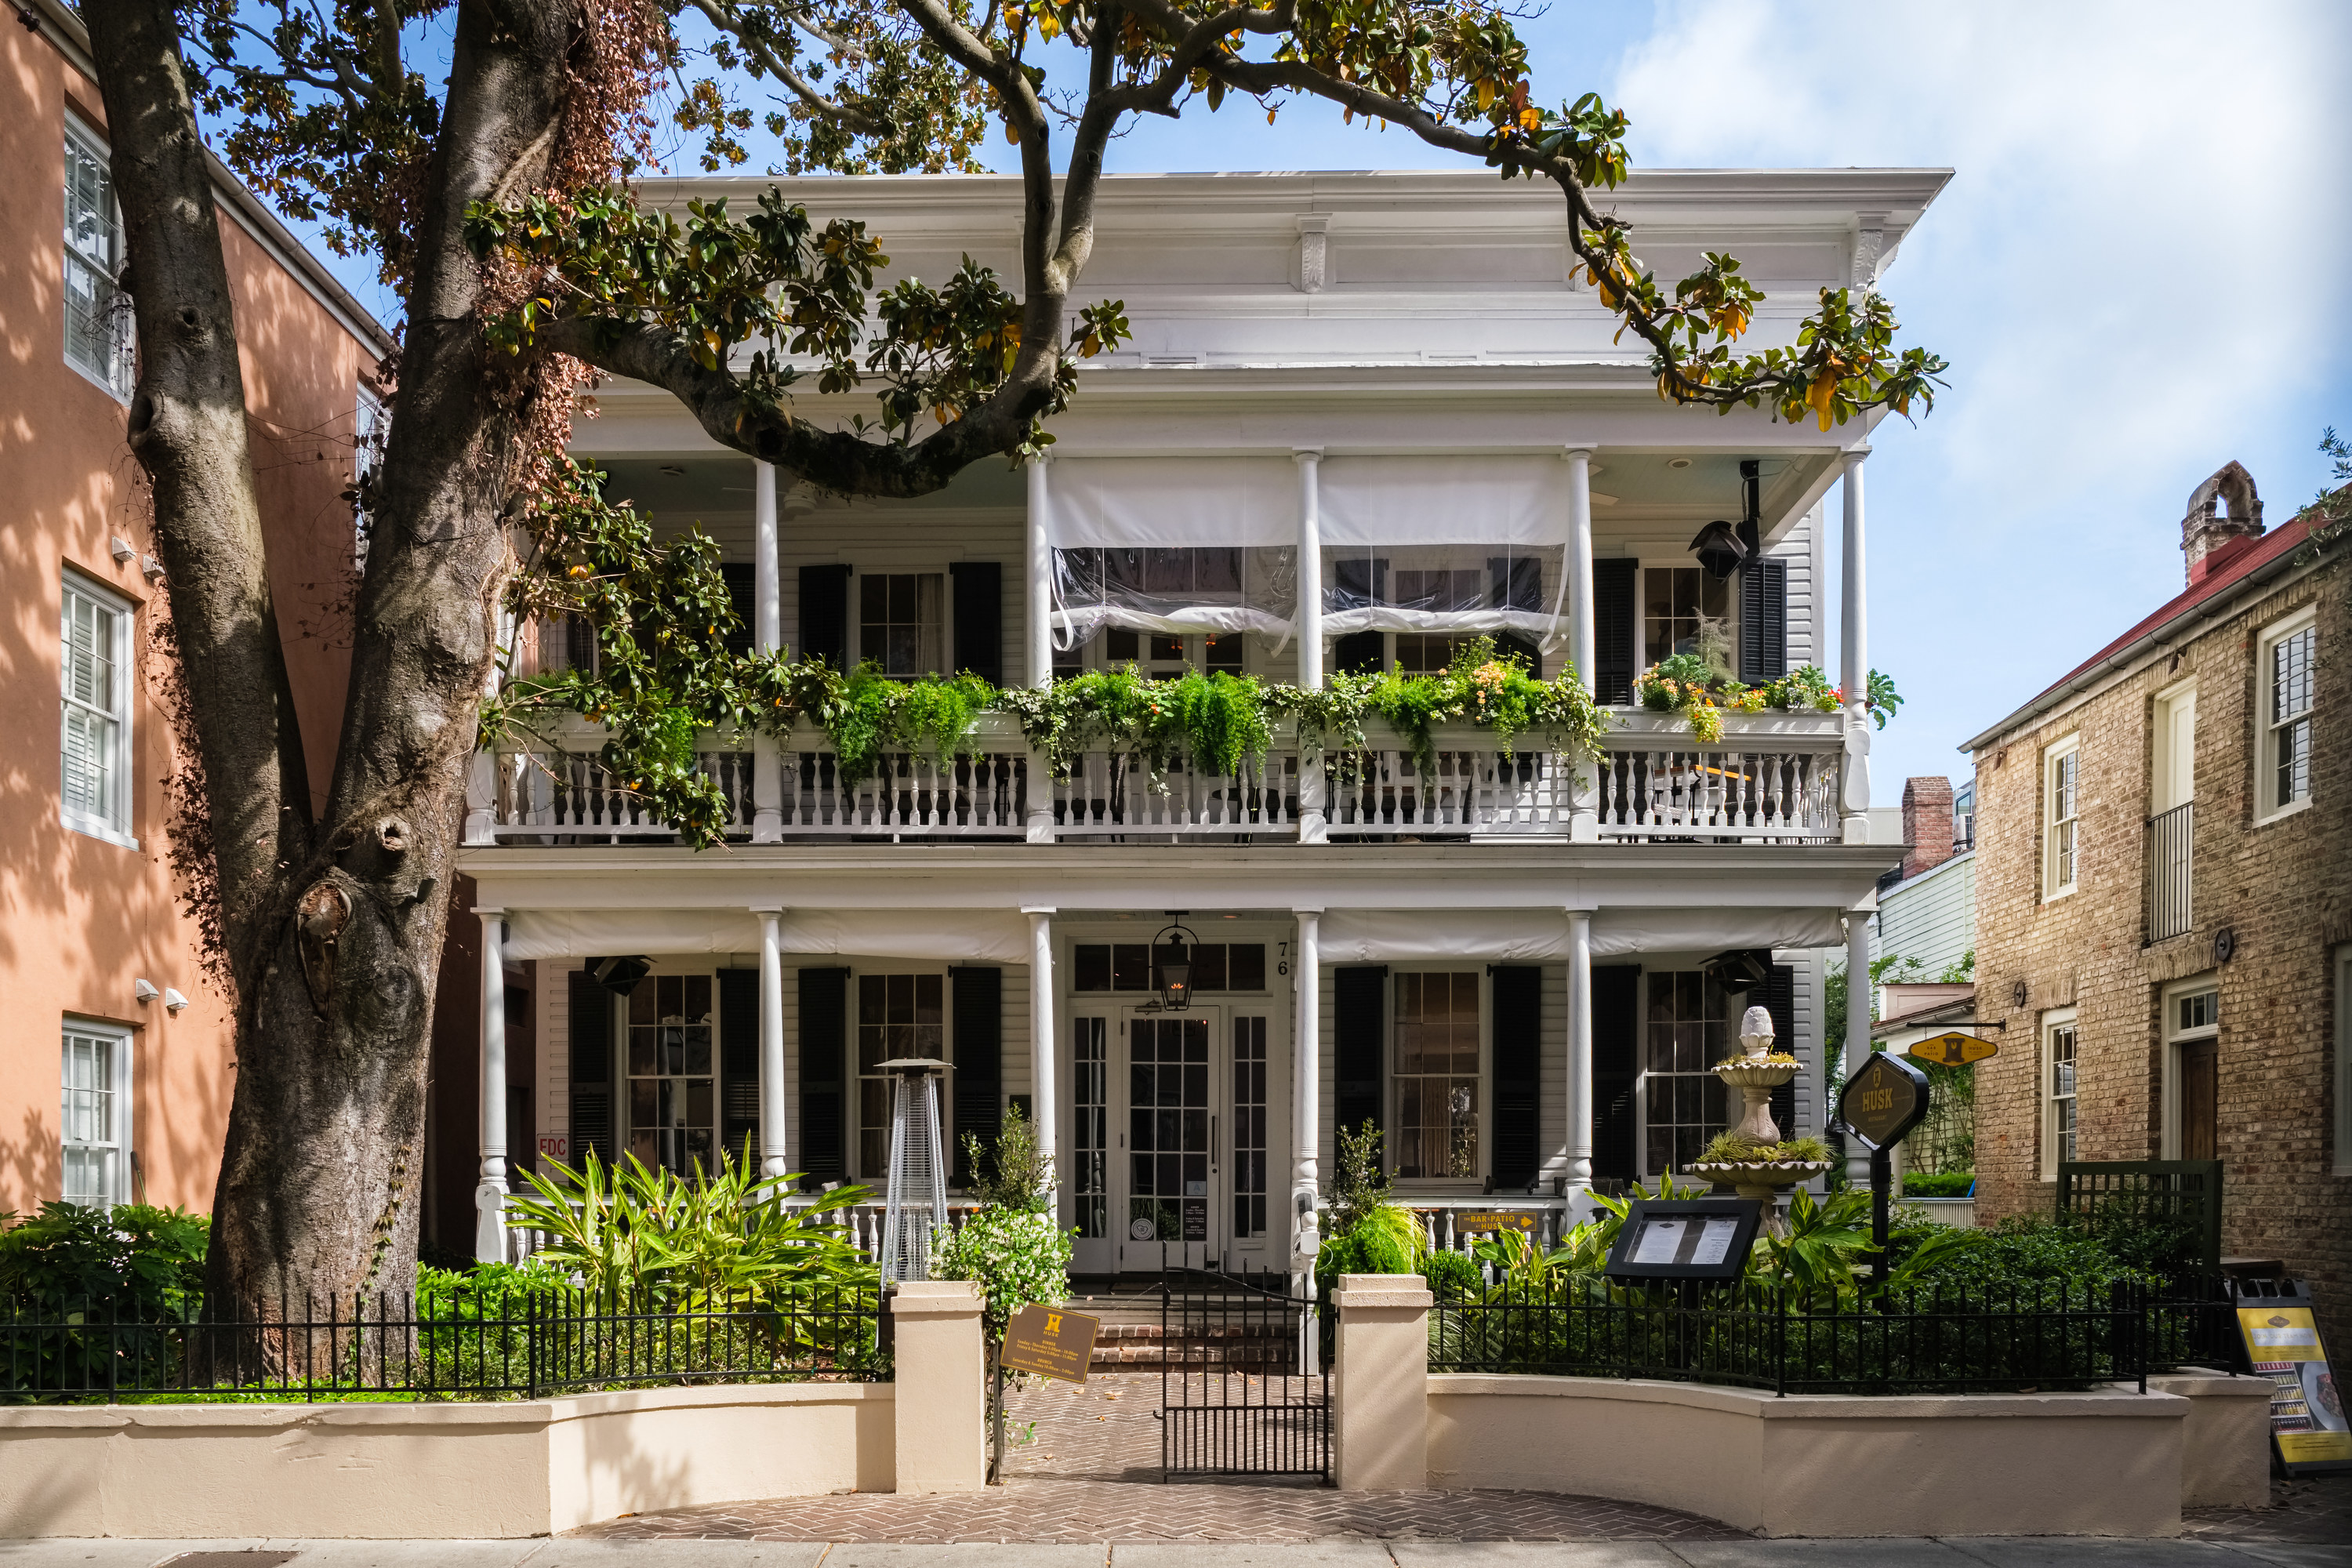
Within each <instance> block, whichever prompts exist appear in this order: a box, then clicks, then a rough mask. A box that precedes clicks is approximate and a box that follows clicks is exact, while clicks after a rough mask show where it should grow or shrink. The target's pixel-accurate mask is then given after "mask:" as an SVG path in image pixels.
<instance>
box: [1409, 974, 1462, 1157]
mask: <svg viewBox="0 0 2352 1568" xmlns="http://www.w3.org/2000/svg"><path fill="white" fill-rule="evenodd" d="M1478 981H1479V976H1478V975H1477V974H1476V973H1461V972H1454V973H1448V972H1439V973H1415V974H1400V975H1398V976H1397V977H1396V1105H1397V1136H1396V1173H1397V1175H1398V1176H1399V1177H1400V1178H1402V1179H1404V1180H1408V1181H1412V1180H1421V1179H1427V1178H1437V1177H1452V1178H1456V1179H1459V1178H1463V1177H1471V1176H1476V1175H1478V1174H1479V1173H1480V1164H1479V1161H1480V1152H1479V1148H1478V1101H1479V1098H1480V1094H1479V1089H1480V1084H1479V1070H1478V1063H1479V1049H1478Z"/></svg>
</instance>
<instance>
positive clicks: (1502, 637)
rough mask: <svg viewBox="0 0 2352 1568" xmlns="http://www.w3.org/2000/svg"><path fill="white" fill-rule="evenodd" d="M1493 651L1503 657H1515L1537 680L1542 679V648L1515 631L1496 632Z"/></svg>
mask: <svg viewBox="0 0 2352 1568" xmlns="http://www.w3.org/2000/svg"><path fill="white" fill-rule="evenodd" d="M1495 651H1496V653H1498V654H1500V655H1502V657H1504V658H1515V659H1517V660H1518V661H1519V662H1520V663H1521V664H1524V665H1526V666H1527V667H1528V674H1529V675H1532V676H1534V677H1535V678H1536V679H1538V680H1541V679H1543V649H1541V648H1539V647H1537V646H1536V645H1535V643H1534V642H1533V641H1532V640H1530V639H1528V638H1527V637H1521V636H1520V635H1519V634H1518V633H1517V632H1496V634H1495Z"/></svg>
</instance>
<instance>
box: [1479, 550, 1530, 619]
mask: <svg viewBox="0 0 2352 1568" xmlns="http://www.w3.org/2000/svg"><path fill="white" fill-rule="evenodd" d="M1486 574H1487V575H1488V576H1489V577H1490V578H1492V579H1493V583H1494V587H1493V591H1492V594H1491V596H1490V597H1489V598H1488V599H1487V601H1486V602H1487V603H1488V604H1490V605H1494V606H1495V608H1496V609H1498V610H1534V611H1536V612H1538V614H1540V613H1541V612H1542V610H1543V607H1544V604H1543V564H1542V563H1540V562H1538V560H1536V558H1535V557H1534V556H1532V555H1489V556H1488V557H1486Z"/></svg>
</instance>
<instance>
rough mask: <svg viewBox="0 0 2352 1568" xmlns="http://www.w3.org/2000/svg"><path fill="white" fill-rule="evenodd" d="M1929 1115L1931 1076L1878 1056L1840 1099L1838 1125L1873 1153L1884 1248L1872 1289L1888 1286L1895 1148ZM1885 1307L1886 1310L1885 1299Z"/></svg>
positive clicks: (1874, 1198) (1874, 1213)
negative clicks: (1889, 1212) (1890, 1185)
mask: <svg viewBox="0 0 2352 1568" xmlns="http://www.w3.org/2000/svg"><path fill="white" fill-rule="evenodd" d="M1926 1116H1927V1074H1926V1073H1924V1072H1921V1071H1920V1070H1919V1069H1918V1068H1915V1067H1913V1066H1912V1065H1911V1064H1910V1063H1909V1062H1907V1061H1905V1060H1904V1059H1903V1058H1900V1057H1897V1056H1895V1055H1892V1054H1890V1053H1889V1052H1886V1051H1873V1052H1871V1053H1870V1059H1869V1060H1868V1061H1866V1062H1864V1063H1863V1064H1862V1066H1861V1067H1860V1068H1857V1069H1855V1072H1854V1075H1853V1077H1852V1078H1850V1079H1846V1080H1845V1092H1844V1093H1843V1094H1841V1095H1839V1096H1838V1120H1839V1121H1843V1122H1844V1123H1845V1130H1846V1131H1848V1132H1851V1133H1853V1135H1854V1136H1855V1137H1856V1138H1859V1139H1861V1140H1862V1142H1863V1147H1864V1148H1866V1149H1868V1150H1869V1151H1870V1239H1871V1244H1872V1245H1873V1246H1874V1247H1877V1248H1878V1253H1877V1256H1876V1258H1874V1259H1873V1261H1872V1263H1871V1266H1870V1277H1871V1281H1872V1283H1874V1284H1875V1285H1877V1286H1879V1287H1880V1288H1881V1289H1884V1288H1885V1284H1886V1187H1887V1184H1888V1182H1889V1181H1890V1180H1891V1179H1892V1168H1893V1165H1894V1161H1893V1160H1892V1159H1891V1158H1890V1156H1891V1155H1892V1153H1893V1152H1894V1148H1895V1145H1896V1144H1897V1143H1900V1142H1903V1137H1904V1134H1906V1133H1907V1132H1909V1131H1911V1129H1913V1128H1914V1127H1916V1126H1918V1125H1919V1123H1920V1121H1922V1120H1923V1119H1924V1118H1925V1117H1926ZM1879 1304H1880V1306H1882V1307H1884V1306H1885V1298H1884V1297H1883V1296H1882V1297H1881V1298H1880V1301H1879Z"/></svg>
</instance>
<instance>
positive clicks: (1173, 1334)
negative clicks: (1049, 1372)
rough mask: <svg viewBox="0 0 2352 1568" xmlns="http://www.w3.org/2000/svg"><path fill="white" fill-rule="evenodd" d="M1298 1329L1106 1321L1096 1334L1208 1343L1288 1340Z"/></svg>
mask: <svg viewBox="0 0 2352 1568" xmlns="http://www.w3.org/2000/svg"><path fill="white" fill-rule="evenodd" d="M1297 1332H1298V1331H1297V1329H1294V1328H1290V1327H1287V1326H1286V1325H1284V1324H1281V1323H1212V1324H1209V1325H1207V1326H1205V1327H1204V1326H1202V1325H1199V1324H1192V1325H1189V1326H1188V1325H1184V1324H1178V1323H1169V1324H1166V1325H1164V1326H1163V1325H1161V1324H1160V1323H1105V1324H1104V1325H1103V1326H1102V1328H1101V1330H1100V1331H1097V1333H1096V1335H1095V1342H1096V1343H1097V1344H1100V1343H1102V1342H1106V1341H1109V1340H1145V1341H1155V1342H1157V1341H1163V1340H1164V1341H1168V1342H1180V1343H1185V1344H1207V1343H1213V1342H1218V1343H1221V1342H1230V1341H1235V1340H1259V1341H1273V1342H1276V1343H1287V1342H1289V1341H1290V1340H1292V1339H1294V1338H1296V1337H1297Z"/></svg>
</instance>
